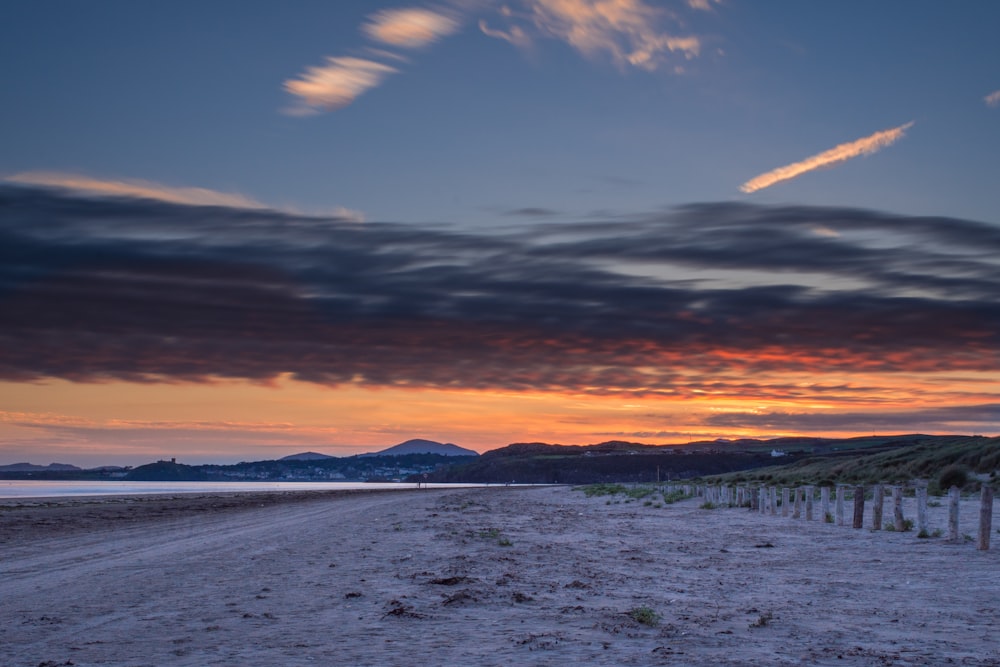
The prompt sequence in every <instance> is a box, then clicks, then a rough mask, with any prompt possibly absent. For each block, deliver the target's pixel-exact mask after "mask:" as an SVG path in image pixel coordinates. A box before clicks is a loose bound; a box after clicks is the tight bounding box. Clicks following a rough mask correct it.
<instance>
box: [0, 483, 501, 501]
mask: <svg viewBox="0 0 1000 667" xmlns="http://www.w3.org/2000/svg"><path fill="white" fill-rule="evenodd" d="M427 486H429V487H431V488H439V489H444V488H459V487H473V486H485V485H483V484H428V485H427ZM416 487H417V485H416V484H406V483H398V482H397V483H374V482H373V483H369V482H80V481H78V482H47V481H34V480H31V481H27V480H0V498H49V497H54V496H55V497H63V498H64V497H67V496H134V495H140V494H142V495H145V494H151V493H216V492H233V491H328V490H336V489H415V488H416Z"/></svg>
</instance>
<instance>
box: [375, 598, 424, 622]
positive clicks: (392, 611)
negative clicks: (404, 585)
mask: <svg viewBox="0 0 1000 667" xmlns="http://www.w3.org/2000/svg"><path fill="white" fill-rule="evenodd" d="M386 616H396V617H401V618H424V615H423V614H419V613H417V612H415V611H413V608H412V607H407V606H406V605H404V604H403V603H402V602H400V601H399V600H389V609H388V611H386V612H385V613H384V614H382V618H385V617H386Z"/></svg>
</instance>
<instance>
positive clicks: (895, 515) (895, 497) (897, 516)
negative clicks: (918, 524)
mask: <svg viewBox="0 0 1000 667" xmlns="http://www.w3.org/2000/svg"><path fill="white" fill-rule="evenodd" d="M892 525H893V527H894V528H895V529H896V530H898V531H900V532H902V531H904V530H906V519H904V518H903V487H901V486H899V485H896V486H894V487H892Z"/></svg>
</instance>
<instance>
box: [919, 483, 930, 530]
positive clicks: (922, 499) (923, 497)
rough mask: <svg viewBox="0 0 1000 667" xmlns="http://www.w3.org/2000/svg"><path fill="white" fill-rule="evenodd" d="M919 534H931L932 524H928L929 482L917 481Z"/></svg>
mask: <svg viewBox="0 0 1000 667" xmlns="http://www.w3.org/2000/svg"><path fill="white" fill-rule="evenodd" d="M917 534H918V535H922V536H924V537H929V536H930V526H929V525H928V524H927V484H925V483H922V482H918V483H917Z"/></svg>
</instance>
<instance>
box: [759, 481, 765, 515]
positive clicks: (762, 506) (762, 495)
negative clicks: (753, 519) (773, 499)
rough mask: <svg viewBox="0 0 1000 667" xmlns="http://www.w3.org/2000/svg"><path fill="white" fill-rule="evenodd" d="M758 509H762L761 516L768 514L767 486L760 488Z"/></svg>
mask: <svg viewBox="0 0 1000 667" xmlns="http://www.w3.org/2000/svg"><path fill="white" fill-rule="evenodd" d="M758 507H759V508H760V513H761V514H766V513H767V487H766V486H762V487H760V504H759V506H758Z"/></svg>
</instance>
